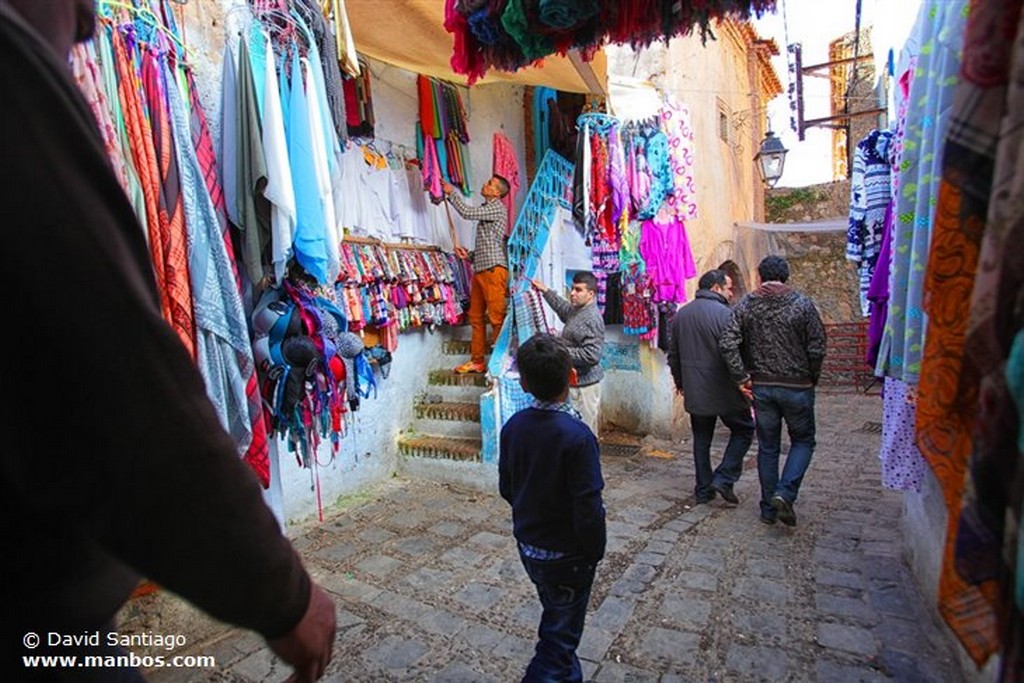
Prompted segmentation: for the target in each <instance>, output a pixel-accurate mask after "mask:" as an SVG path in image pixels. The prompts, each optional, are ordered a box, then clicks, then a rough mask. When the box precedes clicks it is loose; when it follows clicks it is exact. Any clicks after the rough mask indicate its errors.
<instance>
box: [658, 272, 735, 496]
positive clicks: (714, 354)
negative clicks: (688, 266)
mask: <svg viewBox="0 0 1024 683" xmlns="http://www.w3.org/2000/svg"><path fill="white" fill-rule="evenodd" d="M731 297H732V279H731V278H730V277H729V276H728V275H727V274H726V273H725V271H723V270H711V271H708V272H707V273H705V274H704V275H703V276H701V278H700V281H699V283H698V290H697V296H696V298H695V299H694V300H693V301H691V302H690V303H688V304H686V305H685V306H683V307H682V308H681V309H679V312H678V313H676V315H675V317H674V318H673V319H672V336H671V339H670V341H669V347H668V364H669V367H670V368H671V369H672V379H673V380H675V384H676V390H677V391H679V392H680V393H681V394H682V395H683V405H684V407H685V408H686V412H688V413H689V414H690V425H691V427H692V429H693V464H694V467H695V468H696V470H697V476H696V478H697V485H696V487H695V488H694V492H695V493H696V494H697V502H698V503H707V502H709V501H710V500H711V499H713V498H714V497H715V494H716V493H717V494H718V495H720V496H721V497H722V499H723V500H725V501H726V502H728V503H731V504H733V505H736V504H737V503H739V499H738V498H737V497H736V494H735V493H734V492H733V484H735V483H736V482H737V481H738V480H739V478H740V473H741V472H742V469H743V457H744V456H745V455H746V454H747V449H748V448H750V442H751V441H752V440H753V437H754V420H753V418H752V417H751V415H750V403H749V401H748V400H747V398H746V397H745V396H744V395H743V393H741V391H740V389H738V388H737V386H736V384H735V383H734V382H733V381H732V379H731V378H730V376H729V368H728V366H727V365H726V364H725V359H724V358H722V354H721V351H719V348H718V340H719V337H720V336H721V334H722V331H723V330H724V329H725V328H726V326H727V325H728V324H729V321H730V319H731V318H732V313H731V311H730V310H729V299H730V298H731ZM719 419H721V420H722V422H723V423H724V424H725V426H726V427H728V428H729V432H730V434H729V443H728V444H727V445H726V447H725V454H724V455H723V456H722V462H721V463H720V464H719V465H718V468H717V469H715V471H714V472H712V471H711V441H712V439H713V438H714V435H715V423H716V421H717V420H719Z"/></svg>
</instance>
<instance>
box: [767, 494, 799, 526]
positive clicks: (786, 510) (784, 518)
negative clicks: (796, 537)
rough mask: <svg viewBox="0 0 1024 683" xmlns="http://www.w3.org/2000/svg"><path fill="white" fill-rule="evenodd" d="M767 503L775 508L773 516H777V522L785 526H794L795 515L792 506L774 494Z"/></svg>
mask: <svg viewBox="0 0 1024 683" xmlns="http://www.w3.org/2000/svg"><path fill="white" fill-rule="evenodd" d="M768 503H769V504H770V505H771V506H772V507H773V508H775V514H776V515H777V516H778V518H779V521H780V522H782V523H783V524H785V525H786V526H796V513H795V512H793V504H792V503H790V502H789V501H788V500H786V499H785V498H783V497H782V496H780V495H779V494H777V493H776V494H775V495H774V496H772V499H771V500H769V501H768Z"/></svg>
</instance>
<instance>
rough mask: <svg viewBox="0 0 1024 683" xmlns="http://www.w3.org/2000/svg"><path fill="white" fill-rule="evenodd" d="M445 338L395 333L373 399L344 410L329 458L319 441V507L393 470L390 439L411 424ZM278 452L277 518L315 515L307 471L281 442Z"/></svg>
mask: <svg viewBox="0 0 1024 683" xmlns="http://www.w3.org/2000/svg"><path fill="white" fill-rule="evenodd" d="M447 337H448V333H447V332H446V331H441V330H438V331H435V332H430V331H429V330H425V329H422V328H421V329H417V330H412V331H409V332H405V333H403V334H401V335H400V336H399V340H398V350H397V351H396V352H395V353H394V354H393V358H394V360H393V362H392V363H391V372H390V374H389V375H388V378H387V379H383V378H382V377H381V376H380V374H379V373H378V374H377V375H376V378H377V397H376V398H374V397H373V394H372V393H371V394H370V398H364V399H361V402H360V407H359V410H358V411H355V412H353V413H350V414H349V418H348V421H347V424H348V431H347V433H346V434H345V437H344V438H343V439H342V442H341V449H340V452H339V454H338V455H337V456H335V457H334V458H333V461H332V458H331V448H330V446H329V444H326V443H325V444H321V448H320V451H319V454H318V459H319V462H321V463H324V465H325V466H324V467H321V468H320V469H319V474H320V487H321V492H320V496H321V500H322V502H323V505H324V506H325V507H326V506H329V505H330V504H332V503H334V502H335V501H336V500H337V499H338V498H339V497H342V496H345V495H348V494H351V493H353V492H355V491H357V490H359V489H360V488H362V487H363V486H365V485H366V484H369V483H372V482H374V481H377V480H379V479H382V478H384V477H389V476H391V475H392V473H394V472H395V471H396V470H397V469H398V449H397V445H396V440H397V438H398V435H399V433H400V432H401V431H402V430H403V429H406V428H407V427H408V426H409V425H410V424H411V423H412V420H413V403H414V401H415V398H416V395H417V394H420V393H423V392H425V391H426V388H427V370H428V369H430V368H434V367H441V366H442V365H443V357H442V353H441V352H442V349H441V342H442V340H443V339H445V338H447ZM279 453H280V466H281V480H280V482H281V493H282V502H283V516H284V519H285V521H286V523H287V524H288V525H291V524H294V523H295V522H299V521H302V520H305V519H308V518H309V517H311V516H312V515H314V514H316V510H317V500H316V493H315V491H314V490H312V487H311V481H310V471H309V470H307V469H303V468H301V467H299V465H298V464H297V463H296V461H295V457H294V456H293V455H292V454H290V453H287V452H286V451H285V449H284V444H280V445H279ZM328 463H330V464H328Z"/></svg>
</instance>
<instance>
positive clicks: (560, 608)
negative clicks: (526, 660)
mask: <svg viewBox="0 0 1024 683" xmlns="http://www.w3.org/2000/svg"><path fill="white" fill-rule="evenodd" d="M519 558H520V559H521V560H522V562H523V567H525V568H526V573H527V575H529V577H530V580H531V581H533V583H534V585H535V586H537V594H538V595H539V596H540V604H541V605H542V606H543V607H544V612H543V614H542V615H541V618H540V627H539V628H538V629H537V635H538V636H539V640H538V641H537V647H536V650H535V654H534V655H533V659H532V660H531V661H530V665H529V666H528V667H527V668H526V675H525V676H523V681H524V683H525V682H527V681H528V682H529V683H542V682H543V683H547V682H548V681H551V682H554V681H571V682H578V681H582V680H583V671H582V670H581V669H580V660H579V659H578V658H577V657H576V647H577V646H578V645H579V644H580V637H581V636H582V635H583V620H584V619H585V618H586V615H587V603H588V602H589V601H590V588H591V586H593V584H594V570H595V569H596V566H595V565H593V564H589V563H588V562H586V561H585V560H584V559H583V558H581V557H563V558H561V559H558V560H535V559H532V558H529V557H526V556H525V555H523V554H522V553H520V554H519Z"/></svg>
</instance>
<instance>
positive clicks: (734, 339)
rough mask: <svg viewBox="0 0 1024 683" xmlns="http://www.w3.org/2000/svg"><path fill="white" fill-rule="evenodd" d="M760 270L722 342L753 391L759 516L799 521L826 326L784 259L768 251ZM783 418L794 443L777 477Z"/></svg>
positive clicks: (734, 370) (734, 371)
mask: <svg viewBox="0 0 1024 683" xmlns="http://www.w3.org/2000/svg"><path fill="white" fill-rule="evenodd" d="M757 272H758V275H759V276H760V279H761V284H760V285H759V286H758V287H757V289H755V290H754V291H752V292H751V293H750V294H747V295H746V296H744V297H743V298H742V299H741V300H740V302H739V303H738V304H736V307H735V308H734V309H733V317H732V321H731V322H730V323H729V326H728V327H727V328H726V329H725V332H724V333H723V334H722V339H721V341H720V342H719V346H720V348H721V350H722V355H723V356H724V357H725V361H726V363H727V364H728V365H729V373H730V374H731V375H732V380H733V382H734V383H735V386H737V387H739V388H740V390H741V391H743V392H744V393H745V394H748V395H750V396H752V397H753V399H754V415H755V418H756V423H757V474H758V477H759V478H760V479H761V521H762V522H764V523H766V524H774V523H775V521H776V519H778V520H779V521H780V522H782V523H783V524H785V525H787V526H795V525H796V513H795V512H794V511H793V503H794V502H796V498H797V493H799V491H800V483H801V482H802V481H803V478H804V473H805V472H806V471H807V467H808V465H810V463H811V455H812V454H813V453H814V387H815V386H816V385H817V384H818V377H819V375H820V374H821V363H822V360H823V359H824V358H825V326H824V325H823V324H822V322H821V316H820V315H819V314H818V309H817V308H815V307H814V302H812V301H811V300H810V299H809V298H807V297H806V296H804V295H802V294H800V293H799V292H797V291H796V290H794V289H793V288H792V287H790V286H789V285H787V284H786V281H787V280H789V264H788V263H786V260H785V259H783V258H781V257H779V256H766V257H765V258H764V259H762V261H761V263H760V264H758V266H757ZM783 420H785V422H786V428H787V429H788V431H789V440H790V447H789V454H788V455H787V456H786V464H785V466H784V467H783V468H782V477H781V478H779V451H780V450H781V441H782V422H783Z"/></svg>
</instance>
